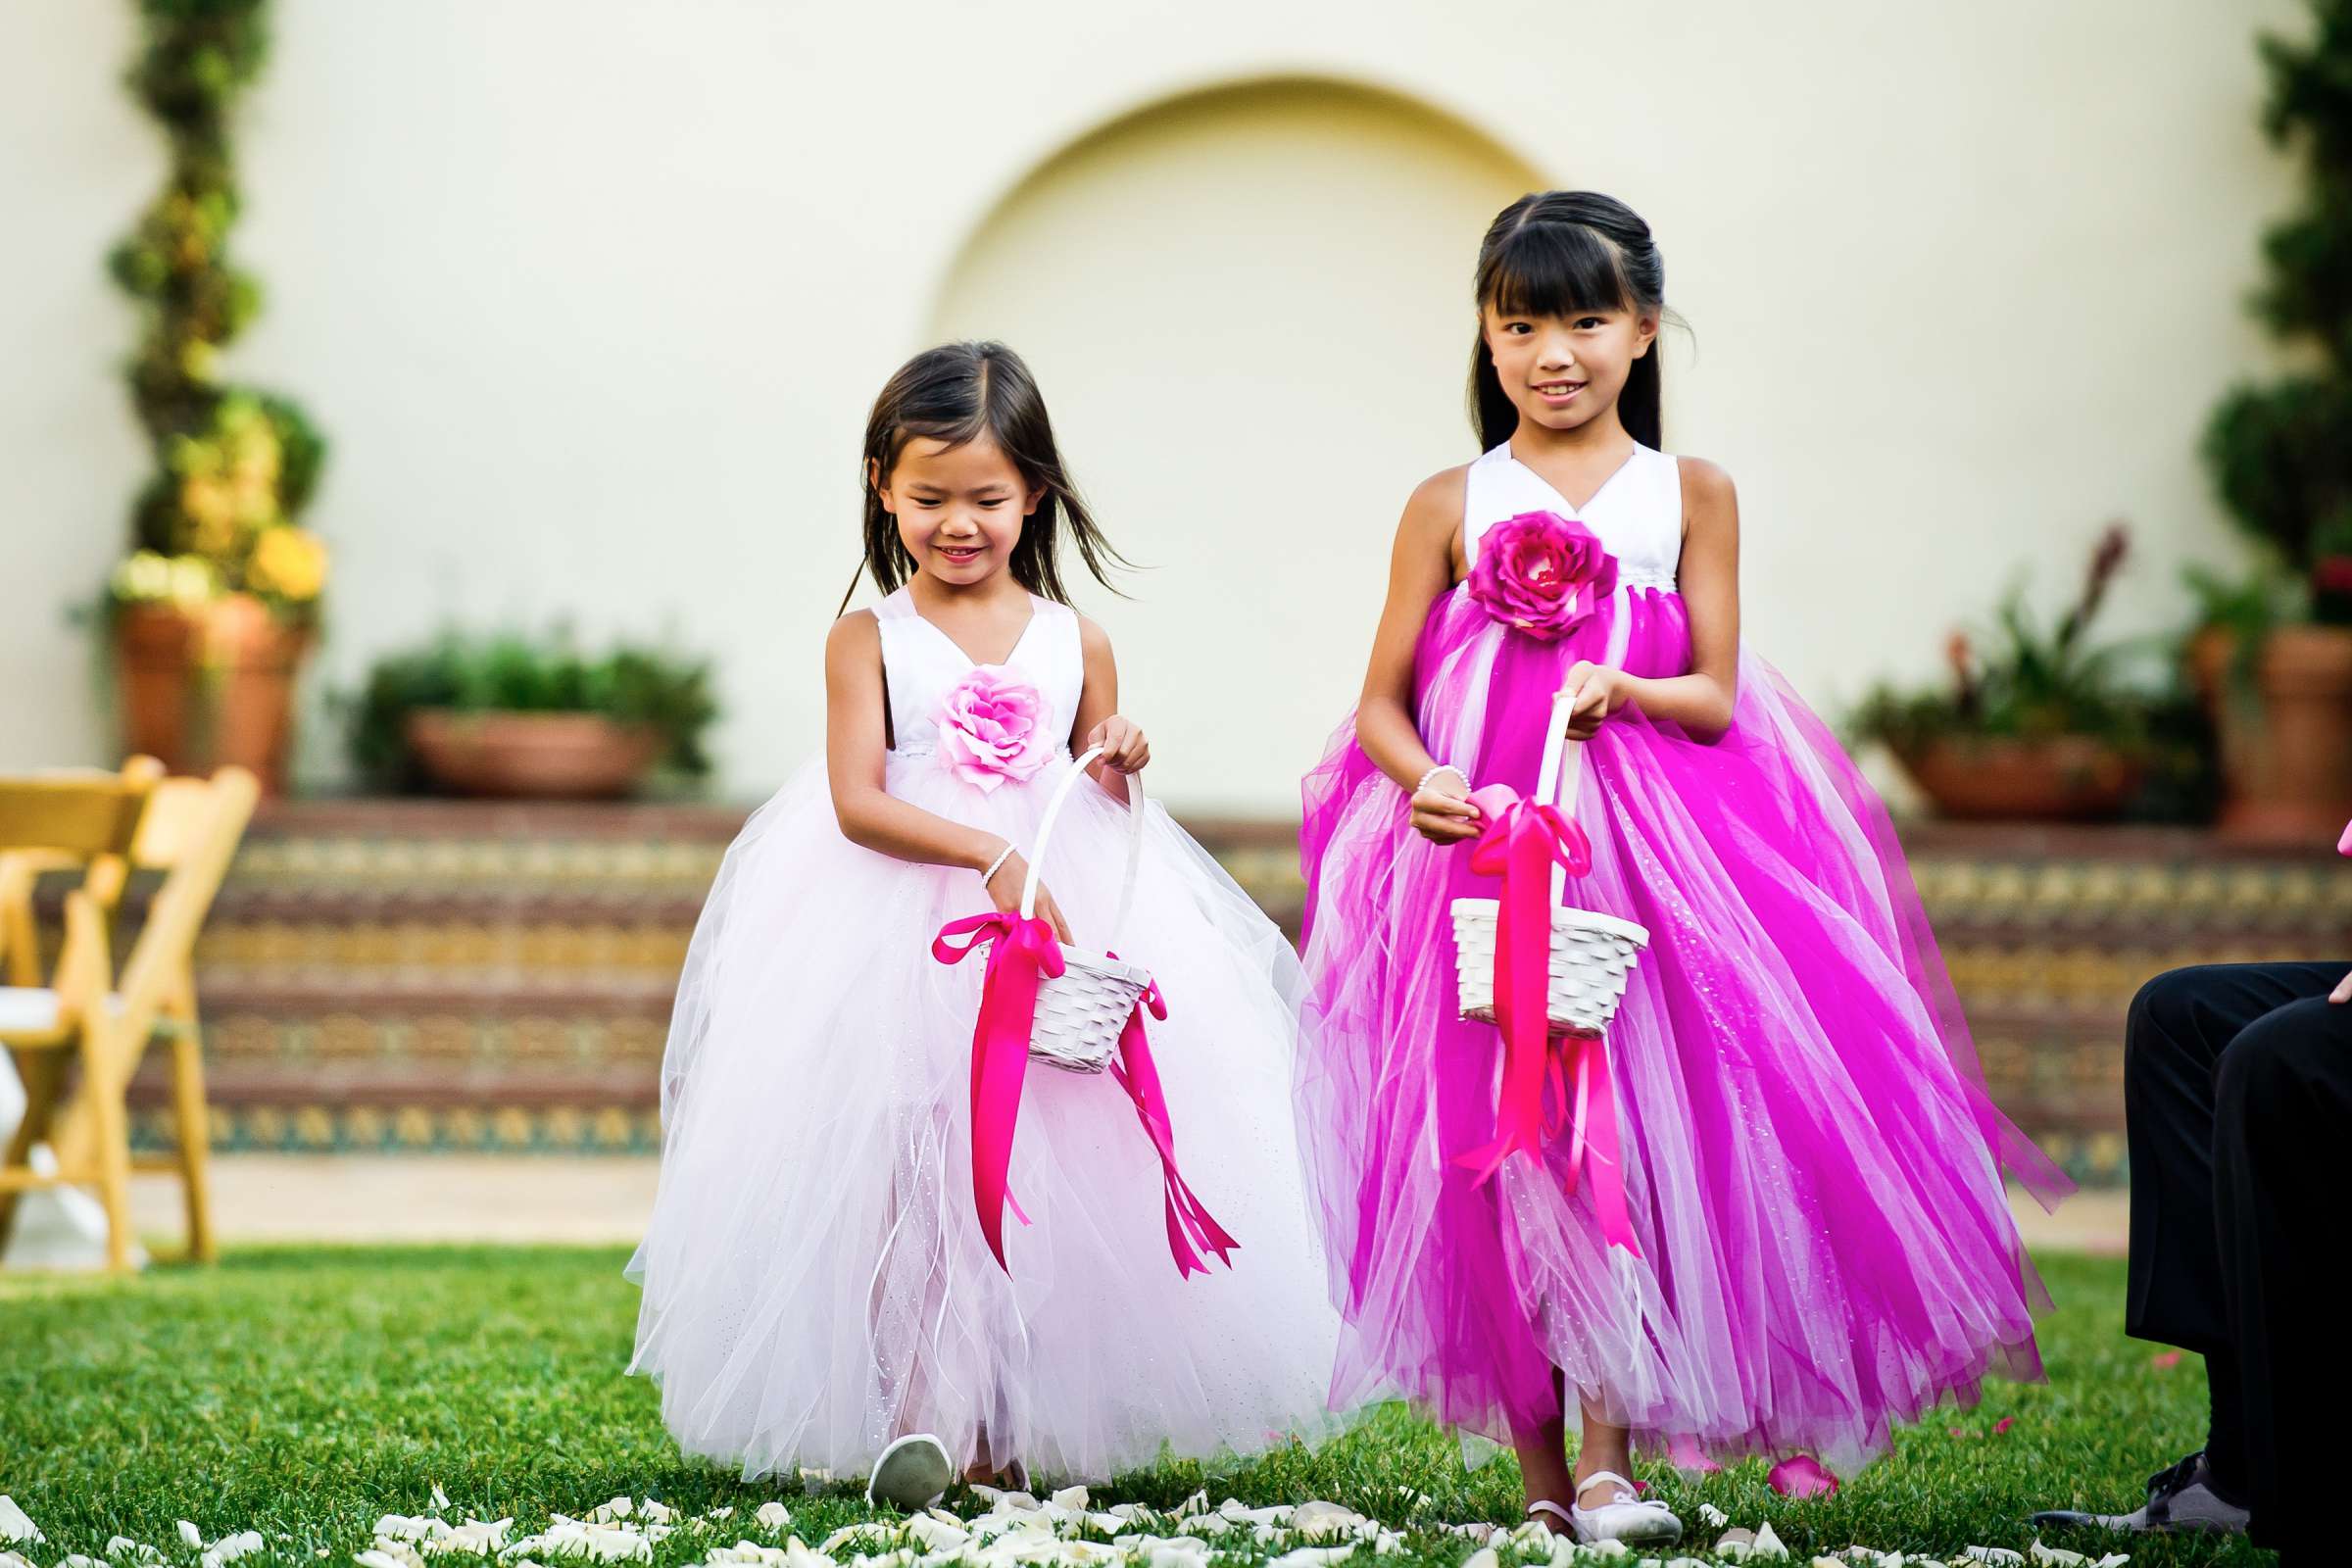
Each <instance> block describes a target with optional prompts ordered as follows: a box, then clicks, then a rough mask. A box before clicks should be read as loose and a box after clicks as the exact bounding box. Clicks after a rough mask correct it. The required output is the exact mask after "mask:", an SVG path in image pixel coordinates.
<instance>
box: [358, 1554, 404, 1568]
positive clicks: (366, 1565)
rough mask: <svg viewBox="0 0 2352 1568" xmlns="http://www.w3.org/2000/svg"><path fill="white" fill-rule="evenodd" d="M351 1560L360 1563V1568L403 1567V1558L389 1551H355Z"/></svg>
mask: <svg viewBox="0 0 2352 1568" xmlns="http://www.w3.org/2000/svg"><path fill="white" fill-rule="evenodd" d="M351 1560H352V1561H353V1562H356V1563H358V1564H359V1565H360V1568H402V1564H401V1560H400V1559H399V1558H398V1557H395V1556H393V1555H392V1554H391V1553H390V1552H388V1551H375V1550H369V1551H361V1552H354V1553H353V1554H352V1558H351Z"/></svg>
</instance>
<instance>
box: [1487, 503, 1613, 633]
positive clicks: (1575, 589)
mask: <svg viewBox="0 0 2352 1568" xmlns="http://www.w3.org/2000/svg"><path fill="white" fill-rule="evenodd" d="M1616 591H1617V558H1616V557H1615V556H1612V555H1610V554H1609V553H1608V551H1606V550H1604V549H1602V548H1601V543H1600V540H1599V539H1598V538H1597V537H1596V536H1595V535H1594V534H1593V530H1592V529H1590V528H1588V527H1586V526H1585V525H1584V524H1583V523H1581V522H1575V521H1572V520H1570V519H1569V518H1566V517H1563V516H1561V515H1559V514H1558V513H1556V512H1522V513H1521V514H1519V515H1517V516H1515V517H1506V518H1504V519H1503V520H1502V521H1500V522H1498V523H1496V524H1495V526H1494V527H1492V528H1490V529H1488V530H1487V532H1486V535H1485V537H1483V538H1481V539H1480V540H1479V542H1478V560H1477V562H1476V563H1475V564H1473V565H1472V566H1471V568H1470V597H1471V598H1473V599H1475V600H1477V601H1478V602H1479V604H1480V605H1481V606H1483V607H1484V608H1485V610H1486V612H1487V613H1488V614H1490V615H1493V616H1494V617H1495V619H1496V620H1499V621H1501V622H1502V623H1503V624H1504V625H1506V626H1514V627H1517V628H1518V629H1519V630H1521V631H1523V632H1525V633H1527V634H1528V635H1529V636H1530V637H1540V638H1542V639H1543V640H1544V641H1545V642H1547V643H1548V642H1557V641H1558V640H1559V639H1560V638H1562V637H1565V636H1567V635H1568V634H1569V633H1570V632H1572V631H1574V630H1575V629H1576V628H1577V627H1579V626H1581V625H1583V624H1584V622H1585V620H1586V619H1587V618H1588V617H1589V616H1590V615H1591V614H1592V613H1593V611H1594V610H1596V609H1598V608H1599V606H1600V602H1601V601H1602V600H1604V599H1606V598H1608V597H1609V595H1611V594H1612V593H1615V592H1616Z"/></svg>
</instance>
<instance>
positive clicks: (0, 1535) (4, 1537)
mask: <svg viewBox="0 0 2352 1568" xmlns="http://www.w3.org/2000/svg"><path fill="white" fill-rule="evenodd" d="M48 1539H49V1538H48V1537H47V1536H44V1535H42V1534H41V1527H40V1526H38V1525H36V1524H34V1523H33V1522H32V1521H31V1520H30V1519H27V1518H26V1517H25V1510H24V1509H22V1508H20V1507H18V1506H17V1499H16V1498H14V1497H12V1496H10V1495H8V1494H7V1493H5V1492H0V1543H7V1544H24V1545H28V1546H35V1545H39V1544H41V1543H42V1542H44V1541H47V1540H48ZM9 1555H10V1556H12V1557H14V1556H16V1555H17V1554H16V1553H15V1552H13V1551H12V1552H10V1553H9ZM20 1560H22V1559H20Z"/></svg>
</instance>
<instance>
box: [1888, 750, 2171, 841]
mask: <svg viewBox="0 0 2352 1568" xmlns="http://www.w3.org/2000/svg"><path fill="white" fill-rule="evenodd" d="M1900 755H1901V760H1902V764H1903V766H1904V768H1905V769H1906V770H1907V771H1909V773H1910V774H1911V776H1912V778H1914V779H1915V780H1917V781H1918V783H1919V787H1920V789H1921V790H1922V791H1924V792H1925V793H1926V794H1927V797H1928V799H1930V800H1931V801H1933V802H1935V803H1936V810H1937V811H1939V812H1941V813H1942V814H1943V815H1945V816H1950V817H1959V818H1963V819H1965V820H1970V821H2037V820H2038V821H2048V820H2059V821H2078V822H2079V821H2095V820H2097V819H2099V818H2102V817H2112V816H2114V815H2116V814H2117V813H2118V812H2120V811H2122V809H2124V803H2125V802H2126V801H2129V800H2130V799H2131V792H2132V791H2133V790H2135V789H2137V788H2138V787H2139V781H2140V777H2141V775H2142V773H2143V772H2144V771H2145V767H2144V764H2143V763H2142V762H2141V761H2140V760H2138V759H2136V758H2134V757H2132V756H2131V754H2129V753H2127V752H2125V751H2124V750H2122V749H2121V748H2119V747H2117V746H2115V745H2113V744H2112V743H2110V742H2107V741H2104V740H2100V739H2098V738H2097V737H2095V736H2090V735H2054V736H2050V737H2047V738H2044V739H2026V738H2022V737H2016V736H2005V735H2001V736H1994V735H1954V736H1947V737H1945V738H1943V739H1941V740H1937V741H1931V742H1929V743H1928V744H1927V745H1925V746H1921V747H1917V748H1913V749H1911V750H1909V751H1906V752H1904V753H1902V754H1900Z"/></svg>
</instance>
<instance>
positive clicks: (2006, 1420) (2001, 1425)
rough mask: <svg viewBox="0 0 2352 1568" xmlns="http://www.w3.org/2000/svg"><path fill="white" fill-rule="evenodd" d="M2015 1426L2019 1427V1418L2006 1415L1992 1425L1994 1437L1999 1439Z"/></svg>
mask: <svg viewBox="0 0 2352 1568" xmlns="http://www.w3.org/2000/svg"><path fill="white" fill-rule="evenodd" d="M2015 1425H2017V1417H2015V1416H2013V1415H2005V1416H2003V1417H2001V1418H2000V1419H1999V1420H1998V1421H1995V1422H1994V1423H1993V1424H1992V1432H1993V1436H1994V1437H1999V1436H2000V1435H2001V1434H2002V1433H2004V1432H2006V1431H2008V1430H2009V1429H2010V1428H2011V1427H2013V1426H2015Z"/></svg>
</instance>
